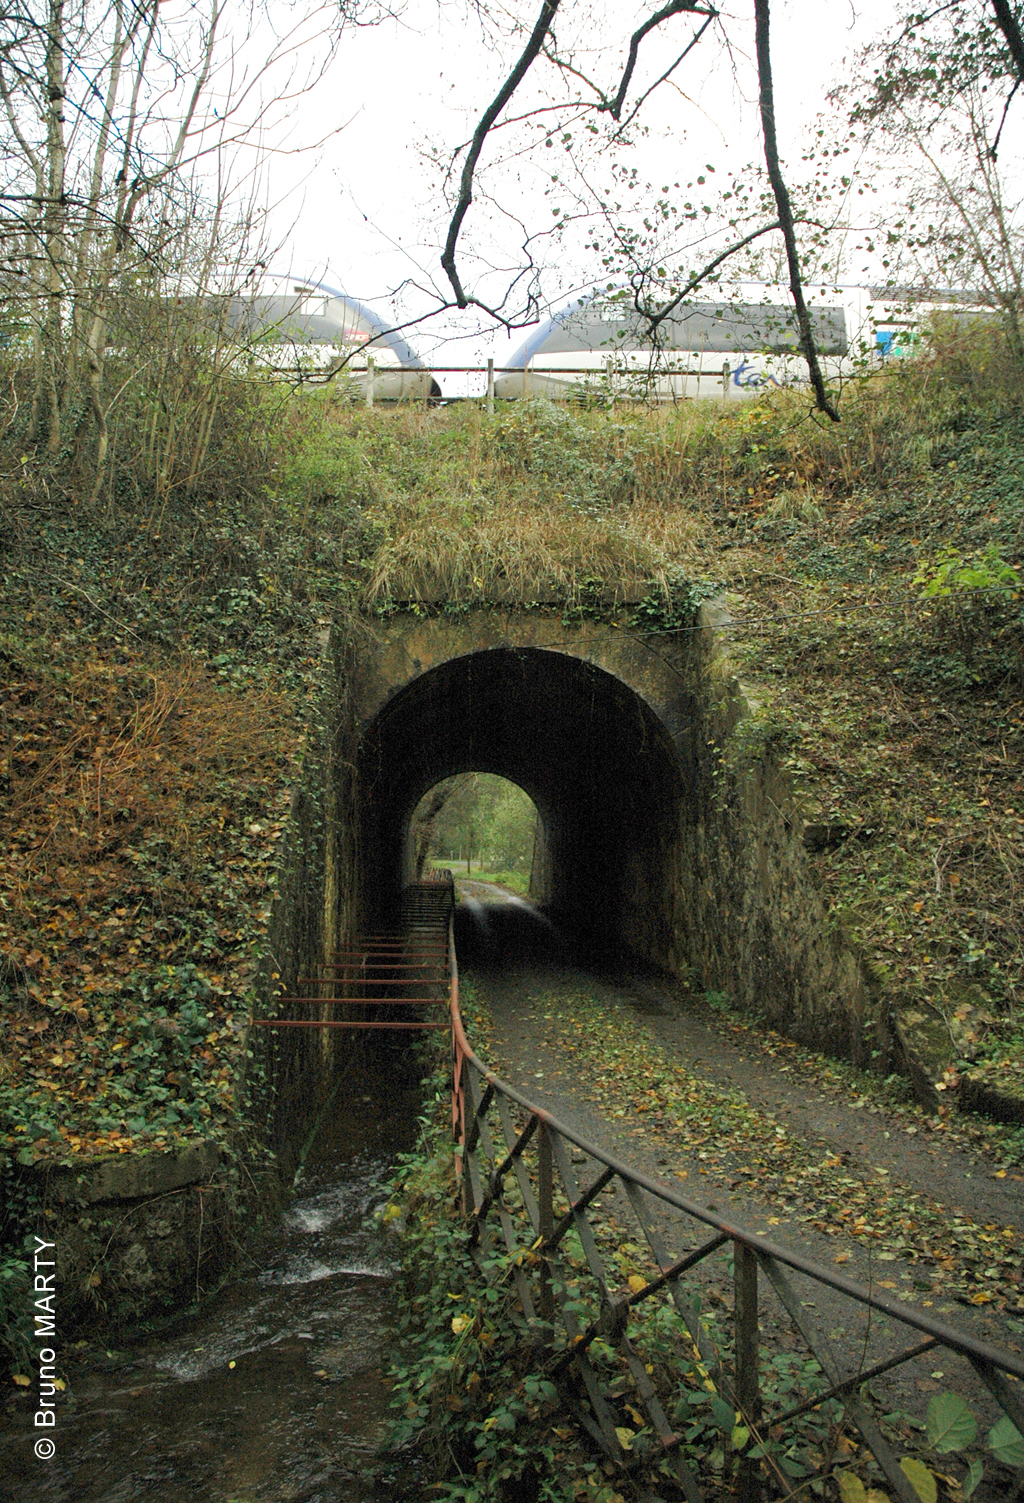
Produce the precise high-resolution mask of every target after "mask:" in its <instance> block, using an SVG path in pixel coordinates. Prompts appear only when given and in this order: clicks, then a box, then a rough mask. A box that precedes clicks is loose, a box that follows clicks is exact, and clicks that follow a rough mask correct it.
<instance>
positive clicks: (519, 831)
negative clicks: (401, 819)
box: [408, 772, 537, 889]
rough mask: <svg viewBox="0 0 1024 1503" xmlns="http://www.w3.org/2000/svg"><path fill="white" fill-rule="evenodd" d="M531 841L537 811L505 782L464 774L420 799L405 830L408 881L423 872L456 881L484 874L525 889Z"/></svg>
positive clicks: (486, 775)
mask: <svg viewBox="0 0 1024 1503" xmlns="http://www.w3.org/2000/svg"><path fill="white" fill-rule="evenodd" d="M536 838H537V809H536V805H535V804H534V802H533V800H532V799H531V798H530V796H529V794H528V793H524V792H523V790H522V789H521V788H519V787H517V785H516V784H515V783H510V782H509V780H508V779H507V778H499V777H496V776H495V775H494V774H493V773H488V772H464V773H459V774H458V775H457V776H456V777H453V778H445V779H444V780H443V781H442V782H440V783H436V784H435V785H434V787H433V788H431V789H430V791H429V792H428V793H426V794H424V796H423V797H422V798H421V799H420V801H419V803H418V804H417V806H416V812H415V813H414V815H413V817H412V821H411V823H410V826H409V835H408V845H409V855H410V857H411V865H412V875H414V876H416V877H421V876H422V875H423V872H424V871H425V869H426V868H427V867H428V866H431V865H440V866H448V867H451V868H452V869H453V870H454V871H455V872H456V874H457V875H461V874H464V875H466V876H467V877H469V876H472V875H473V873H474V871H476V872H477V874H478V875H481V874H490V875H492V876H494V877H499V878H500V877H505V878H507V879H510V880H511V881H512V882H513V884H514V885H515V886H517V887H522V888H524V889H525V887H526V886H528V884H529V880H530V871H531V869H532V866H533V855H534V844H535V841H536Z"/></svg>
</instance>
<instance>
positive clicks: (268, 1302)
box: [0, 1036, 424, 1503]
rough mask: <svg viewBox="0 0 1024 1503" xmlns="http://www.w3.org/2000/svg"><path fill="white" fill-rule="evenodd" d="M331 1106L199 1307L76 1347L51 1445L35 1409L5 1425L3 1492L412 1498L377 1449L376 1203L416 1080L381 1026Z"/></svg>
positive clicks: (294, 1500)
mask: <svg viewBox="0 0 1024 1503" xmlns="http://www.w3.org/2000/svg"><path fill="white" fill-rule="evenodd" d="M375 1044H376V1045H377V1047H373V1048H368V1049H367V1059H366V1064H365V1066H361V1067H360V1069H359V1071H358V1072H354V1073H353V1074H351V1075H350V1076H349V1077H348V1082H347V1083H346V1084H344V1085H343V1086H342V1087H341V1089H340V1090H339V1092H338V1094H337V1097H336V1098H335V1102H334V1104H333V1106H332V1108H331V1109H330V1111H328V1112H326V1113H325V1114H324V1118H323V1120H322V1122H321V1123H320V1125H319V1127H318V1129H317V1131H316V1133H315V1135H314V1137H313V1139H312V1141H311V1143H310V1146H309V1151H308V1154H307V1157H306V1159H305V1164H304V1168H303V1171H302V1177H301V1179H300V1181H299V1184H298V1187H297V1191H296V1196H295V1199H294V1200H293V1202H292V1204H291V1207H290V1209H289V1211H288V1213H287V1214H286V1216H285V1218H284V1224H283V1226H282V1227H281V1229H280V1232H279V1233H278V1235H277V1236H276V1237H275V1239H274V1240H273V1242H272V1243H271V1244H270V1245H269V1246H267V1247H266V1248H265V1249H264V1250H263V1254H262V1257H261V1260H260V1263H259V1265H258V1266H255V1265H254V1266H252V1267H251V1268H250V1269H249V1271H248V1272H247V1273H243V1274H242V1275H241V1276H240V1277H238V1278H236V1279H235V1280H234V1281H233V1282H231V1283H230V1284H229V1285H227V1286H226V1287H225V1288H224V1289H223V1290H222V1291H221V1293H220V1295H219V1296H217V1297H216V1298H215V1299H214V1300H212V1301H211V1302H209V1303H208V1304H207V1305H206V1307H205V1308H204V1309H203V1310H202V1311H201V1312H199V1313H198V1314H193V1315H190V1316H188V1317H183V1318H180V1319H178V1320H176V1321H174V1322H173V1323H171V1324H167V1325H164V1326H163V1328H162V1329H161V1330H160V1331H159V1333H157V1334H146V1335H141V1334H135V1335H133V1334H132V1333H131V1332H127V1333H126V1332H121V1333H119V1335H118V1337H117V1338H116V1341H117V1346H116V1348H115V1347H114V1346H111V1347H110V1349H109V1351H105V1350H103V1348H102V1347H99V1348H98V1347H97V1346H96V1345H95V1344H91V1345H90V1347H89V1348H88V1349H86V1350H85V1351H78V1352H76V1351H71V1352H69V1353H67V1354H62V1356H64V1355H66V1357H67V1359H68V1360H67V1364H66V1365H67V1378H68V1388H67V1391H66V1392H65V1394H64V1395H63V1403H62V1406H61V1410H60V1413H59V1417H58V1418H59V1424H58V1427H57V1429H56V1430H55V1431H53V1432H51V1433H52V1434H53V1436H54V1438H55V1440H56V1443H57V1454H56V1456H55V1458H54V1460H53V1461H52V1462H49V1463H44V1462H40V1461H38V1460H36V1459H35V1457H34V1456H33V1454H32V1442H33V1438H34V1436H33V1432H32V1430H31V1416H30V1415H27V1414H26V1415H25V1416H24V1419H22V1418H21V1417H20V1416H19V1415H18V1414H17V1413H15V1414H14V1415H13V1417H12V1416H11V1415H10V1414H9V1415H8V1418H11V1421H12V1422H11V1424H10V1425H9V1426H5V1428H6V1436H5V1437H4V1438H3V1439H2V1440H0V1500H2V1503H37V1500H38V1503H138V1500H139V1499H142V1498H152V1499H154V1500H159V1503H194V1500H195V1499H197V1498H200V1499H202V1500H203V1503H404V1500H410V1503H411V1500H412V1499H419V1498H421V1497H422V1493H423V1486H424V1483H423V1481H422V1479H421V1480H420V1481H417V1479H416V1477H415V1476H414V1475H410V1474H408V1473H405V1474H402V1473H400V1472H398V1471H396V1470H395V1469H394V1466H393V1464H392V1463H390V1462H389V1461H388V1459H387V1458H385V1457H383V1456H381V1455H380V1454H379V1448H380V1444H381V1440H382V1437H383V1431H384V1425H385V1420H386V1415H387V1404H388V1395H387V1390H386V1387H385V1382H384V1374H385V1372H386V1368H387V1360H388V1343H389V1333H388V1327H387V1313H386V1304H387V1301H386V1293H387V1283H388V1280H389V1278H390V1277H391V1275H392V1273H393V1269H392V1268H391V1267H390V1266H389V1264H388V1263H387V1262H386V1261H385V1258H384V1255H383V1254H382V1252H381V1249H380V1247H379V1246H378V1245H377V1242H376V1240H375V1237H374V1234H373V1232H372V1231H371V1230H370V1229H369V1228H368V1226H367V1221H368V1218H369V1217H370V1216H371V1215H372V1213H373V1211H374V1209H375V1208H376V1207H377V1206H379V1205H380V1204H381V1203H382V1200H383V1194H384V1192H383V1185H384V1182H385V1180H386V1178H387V1175H388V1173H389V1170H390V1168H391V1166H392V1164H393V1163H394V1159H395V1155H396V1154H397V1153H400V1152H402V1151H403V1150H404V1149H406V1148H408V1147H409V1146H410V1145H411V1142H412V1140H413V1138H414V1135H415V1119H416V1114H417V1111H418V1109H419V1106H420V1099H421V1098H420V1083H419V1080H418V1078H417V1076H416V1074H415V1072H414V1070H413V1069H412V1067H411V1065H410V1063H409V1055H408V1052H407V1049H406V1048H405V1046H404V1043H399V1042H398V1041H397V1040H396V1039H395V1038H394V1036H391V1037H390V1038H383V1039H382V1038H379V1037H378V1040H377V1041H375Z"/></svg>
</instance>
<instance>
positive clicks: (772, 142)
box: [754, 0, 839, 423]
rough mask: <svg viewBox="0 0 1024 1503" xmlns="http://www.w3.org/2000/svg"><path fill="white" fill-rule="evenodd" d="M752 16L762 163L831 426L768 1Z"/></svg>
mask: <svg viewBox="0 0 1024 1503" xmlns="http://www.w3.org/2000/svg"><path fill="white" fill-rule="evenodd" d="M754 16H755V21H756V28H757V72H758V78H759V80H760V107H761V129H762V131H763V133H764V160H765V166H766V167H767V168H768V179H769V181H770V183H771V185H772V192H773V194H774V195H775V204H776V207H777V209H778V211H779V224H780V226H781V228H782V238H783V240H784V241H785V244H786V259H787V261H788V263H789V287H790V291H791V292H792V294H793V304H794V307H795V308H796V319H797V327H798V328H799V330H800V348H801V349H802V350H803V353H804V358H805V360H806V361H807V371H808V374H809V375H810V378H811V386H812V387H813V388H814V400H815V405H816V406H817V407H818V409H819V411H821V412H823V413H825V415H826V416H827V417H830V418H831V419H832V421H833V422H834V423H838V422H839V413H838V412H837V411H836V409H835V407H834V406H833V405H832V403H831V402H830V401H829V399H828V393H827V392H826V391H825V378H824V377H823V375H822V373H821V364H820V362H819V360H818V351H817V347H816V346H815V343H814V331H813V329H812V327H811V316H810V314H809V313H808V311H807V304H806V302H805V301H804V288H803V280H802V278H801V275H800V256H799V252H798V250H797V244H796V225H795V221H794V218H793V206H792V204H791V203H790V199H789V190H788V188H787V187H786V183H785V179H784V178H783V176H782V168H781V166H780V164H779V146H778V140H777V138H776V134H775V92H774V89H773V87H772V60H771V47H770V43H769V36H768V23H769V0H754Z"/></svg>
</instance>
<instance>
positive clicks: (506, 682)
mask: <svg viewBox="0 0 1024 1503" xmlns="http://www.w3.org/2000/svg"><path fill="white" fill-rule="evenodd" d="M448 780H455V781H454V790H453V791H452V792H451V793H450V794H449V795H448V796H447V797H444V798H442V797H441V794H442V793H447V790H446V789H445V788H444V787H443V786H442V785H444V784H445V783H447V782H448ZM502 780H504V785H505V787H506V788H507V784H509V783H511V784H514V785H515V787H516V789H517V790H521V794H520V795H513V794H511V793H509V792H507V791H506V792H505V793H503V794H500V793H499V792H495V791H494V790H495V789H496V788H497V789H498V790H500V789H501V787H502ZM685 782H686V780H685V778H684V774H683V769H682V768H681V766H680V761H679V757H678V755H677V753H676V750H675V748H674V746H673V744H672V740H671V738H670V737H669V734H668V732H667V730H666V729H665V727H664V726H663V724H662V723H661V721H660V719H659V718H658V716H657V715H656V714H655V712H654V711H653V710H652V709H651V707H650V706H649V705H648V704H647V703H646V702H645V701H644V699H643V698H642V697H641V696H640V694H638V693H637V692H636V691H635V690H634V689H632V688H631V687H630V686H629V685H627V684H626V683H624V682H623V681H622V680H621V679H619V678H617V677H615V676H614V675H613V674H611V673H609V672H607V671H606V670H604V669H602V668H599V667H596V666H595V665H594V664H593V663H591V662H589V661H587V660H586V659H583V658H579V657H573V656H569V655H568V654H567V653H564V652H557V651H546V650H543V649H538V648H523V647H498V648H493V647H491V648H487V649H485V650H482V651H472V652H468V653H465V654H463V655H461V656H458V657H453V658H450V659H448V660H447V661H444V662H441V663H440V664H438V665H437V666H435V667H432V668H430V669H428V670H427V671H426V672H421V673H419V674H418V675H417V676H415V677H413V678H412V679H410V680H409V681H408V682H407V683H406V684H405V685H404V686H403V687H401V688H398V689H396V690H395V691H394V692H393V693H392V694H391V696H390V698H389V699H388V700H387V701H386V702H385V703H384V704H383V705H382V707H381V708H380V709H379V710H378V712H377V713H376V714H375V715H374V716H373V717H372V719H371V720H370V722H369V723H368V724H367V725H366V726H365V727H364V728H363V732H362V735H361V739H360V757H359V779H358V786H359V797H360V804H361V829H360V841H359V850H360V856H359V864H360V873H361V883H360V886H361V904H362V909H363V918H364V922H365V923H366V924H367V925H372V924H374V923H375V922H380V921H384V920H386V919H387V918H388V917H389V916H390V915H391V914H393V912H394V910H395V905H396V903H397V900H398V897H399V894H400V891H401V887H402V884H403V882H406V881H408V880H410V878H411V877H412V876H413V875H414V874H415V869H416V864H417V861H418V860H419V859H420V858H421V857H422V859H423V861H424V862H426V861H427V860H428V859H429V860H434V859H437V860H443V859H444V858H445V857H446V856H448V857H451V858H455V852H456V851H459V852H460V853H462V854H461V859H462V860H463V861H465V859H466V852H467V849H468V840H469V828H470V826H471V825H472V824H473V821H472V818H471V817H470V814H471V812H473V811H483V810H484V809H485V808H486V809H487V810H488V811H489V812H488V819H489V820H491V824H490V826H489V828H491V829H494V828H496V826H497V824H498V823H499V820H498V814H499V812H500V810H501V809H502V808H503V806H504V805H503V801H504V803H505V804H506V805H507V804H509V803H510V802H511V800H512V799H513V798H514V797H518V798H519V805H520V808H521V809H522V808H523V807H524V806H525V807H528V804H526V801H527V800H528V801H529V803H530V804H532V806H533V809H534V811H535V813H534V816H533V829H534V830H535V832H536V839H535V842H534V841H530V840H529V839H528V836H527V834H526V825H525V824H524V823H523V822H522V820H520V823H519V825H518V826H516V825H515V821H514V820H511V819H510V821H509V827H508V835H507V841H508V844H507V847H506V848H507V849H508V850H509V852H510V853H511V852H512V851H513V850H515V852H516V859H517V860H522V861H523V862H524V863H525V862H526V860H527V856H526V849H527V845H528V844H529V846H530V853H529V862H530V866H531V867H532V877H533V880H532V893H533V896H535V897H536V898H537V899H538V900H539V901H540V902H542V903H544V904H545V906H546V907H547V908H548V909H549V910H550V911H551V912H552V913H553V914H554V915H557V916H558V918H559V919H560V921H561V922H562V923H563V924H564V925H567V926H569V927H570V928H571V930H572V931H573V932H576V933H580V932H581V931H583V932H585V933H586V934H589V935H591V936H595V937H597V936H600V937H601V938H602V939H603V940H605V941H607V942H608V943H609V944H617V945H624V946H625V947H627V948H635V949H637V950H638V951H640V952H641V953H642V952H643V951H645V950H648V948H649V945H648V943H647V940H648V939H649V937H650V936H651V934H652V931H661V933H662V934H663V935H665V936H666V937H667V935H668V934H669V933H671V931H672V930H673V928H674V918H675V907H676V904H677V901H678V896H679V881H680V865H681V824H682V822H683V820H684V819H685V813H684V785H685ZM449 804H450V805H451V806H452V807H451V809H450V811H449V813H448V816H447V818H446V816H445V811H446V809H447V807H448V805H449ZM432 809H433V814H431V810H432ZM431 820H432V821H433V827H432V829H431V830H429V831H427V830H426V829H425V826H426V825H427V824H429V823H430V822H431ZM513 827H515V828H517V829H518V830H519V831H520V834H517V835H515V837H513V834H512V829H513ZM473 828H474V834H473V837H472V838H473V840H474V841H475V842H476V850H475V853H474V855H473V857H472V858H471V859H472V860H478V859H479V852H480V851H481V849H482V846H481V834H482V830H481V827H480V826H474V827H473ZM422 836H425V837H426V844H425V847H424V845H423V843H422V842H420V843H419V844H418V837H422ZM517 842H518V844H517ZM455 859H458V858H455Z"/></svg>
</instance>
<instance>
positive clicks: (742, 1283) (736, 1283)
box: [733, 1242, 761, 1503]
mask: <svg viewBox="0 0 1024 1503" xmlns="http://www.w3.org/2000/svg"><path fill="white" fill-rule="evenodd" d="M733 1288H734V1319H735V1324H736V1330H735V1343H736V1407H737V1408H738V1409H739V1410H740V1413H741V1419H740V1423H741V1424H742V1425H745V1426H746V1427H747V1429H749V1430H750V1431H751V1432H752V1433H751V1440H753V1431H754V1429H755V1427H756V1426H758V1425H759V1424H760V1422H761V1384H760V1377H759V1373H758V1367H759V1362H760V1352H759V1346H760V1341H759V1331H758V1312H757V1258H756V1257H755V1255H754V1253H753V1251H752V1249H751V1248H749V1247H747V1246H746V1244H745V1243H743V1242H734V1243H733ZM748 1444H749V1442H748ZM736 1496H737V1498H738V1499H739V1503H758V1499H759V1498H760V1496H761V1463H760V1460H759V1459H758V1457H756V1456H743V1457H741V1458H740V1462H739V1466H738V1468H737V1472H736Z"/></svg>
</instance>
